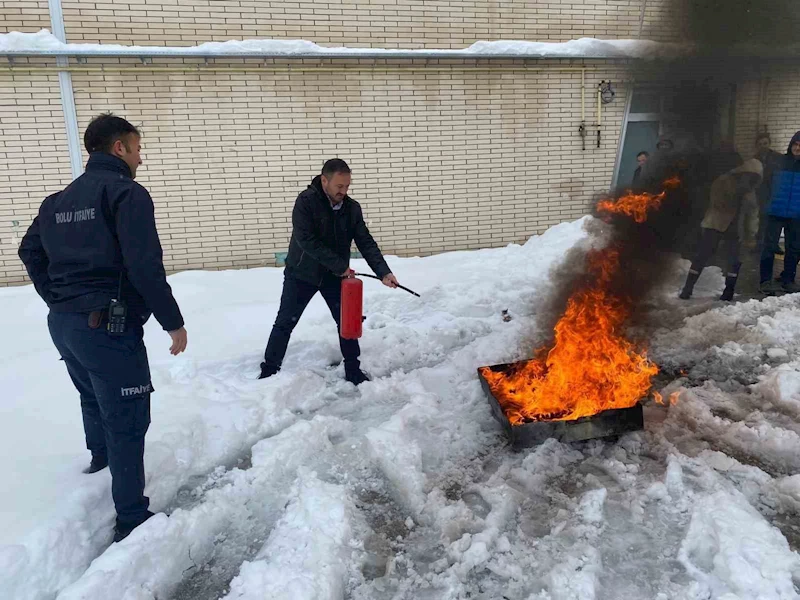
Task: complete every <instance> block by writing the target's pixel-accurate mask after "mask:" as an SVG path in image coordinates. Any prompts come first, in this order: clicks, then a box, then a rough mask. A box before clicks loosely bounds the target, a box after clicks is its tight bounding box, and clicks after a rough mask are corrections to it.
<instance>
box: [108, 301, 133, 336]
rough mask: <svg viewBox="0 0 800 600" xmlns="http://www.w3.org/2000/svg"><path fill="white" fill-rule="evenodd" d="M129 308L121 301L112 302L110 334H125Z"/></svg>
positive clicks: (109, 320) (109, 324) (110, 308)
mask: <svg viewBox="0 0 800 600" xmlns="http://www.w3.org/2000/svg"><path fill="white" fill-rule="evenodd" d="M127 315H128V308H127V307H126V306H125V304H124V303H123V302H120V301H119V300H112V301H111V304H109V305H108V333H110V334H111V335H120V334H123V333H125V319H126V317H127Z"/></svg>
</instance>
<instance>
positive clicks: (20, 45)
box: [0, 29, 686, 58]
mask: <svg viewBox="0 0 800 600" xmlns="http://www.w3.org/2000/svg"><path fill="white" fill-rule="evenodd" d="M685 50H686V48H685V46H679V45H677V44H667V43H662V42H653V41H649V40H599V39H595V38H580V39H577V40H570V41H568V42H528V41H516V40H508V41H479V42H475V43H474V44H472V45H471V46H469V47H467V48H463V49H459V50H449V49H436V48H423V49H408V50H404V49H393V48H350V47H344V46H320V45H318V44H315V43H314V42H310V41H308V40H283V39H252V40H230V41H227V42H206V43H204V44H200V45H197V46H186V47H184V46H181V47H165V46H122V45H119V44H65V43H63V42H61V41H59V40H58V39H57V38H56V37H55V36H54V35H52V34H51V33H50V32H49V31H48V30H47V29H42V30H41V31H39V32H38V33H20V32H17V31H12V32H9V33H2V34H0V54H3V53H25V52H72V53H80V54H85V55H90V54H102V53H112V54H118V55H130V56H141V55H159V54H167V53H171V52H178V53H181V54H183V55H187V56H191V55H193V54H196V55H200V56H203V55H205V56H208V55H222V56H224V55H226V54H244V55H247V54H253V55H262V54H264V55H275V56H325V55H330V54H335V55H348V56H353V57H356V58H357V57H358V56H359V55H365V54H369V55H375V54H387V55H392V56H397V55H401V56H407V57H410V58H413V57H414V56H415V55H419V54H425V55H427V54H434V55H436V54H446V55H448V56H451V55H453V56H456V57H457V56H464V57H481V56H486V55H497V54H500V55H504V56H508V57H511V58H513V57H520V58H523V57H531V58H548V57H552V58H656V57H660V56H670V55H675V54H677V53H679V52H685Z"/></svg>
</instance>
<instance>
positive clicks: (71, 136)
mask: <svg viewBox="0 0 800 600" xmlns="http://www.w3.org/2000/svg"><path fill="white" fill-rule="evenodd" d="M48 3H49V8H50V24H51V25H52V27H53V35H54V36H56V38H58V40H59V41H60V42H62V43H65V44H66V42H67V34H66V31H65V29H64V12H63V11H62V9H61V0H48ZM56 64H57V65H58V66H59V67H69V57H66V56H59V57H57V58H56ZM58 85H59V87H60V88H61V109H62V111H63V112H64V125H65V126H66V129H67V146H68V148H69V164H70V170H71V171H72V178H73V179H77V178H78V177H80V175H81V174H83V159H82V157H81V141H80V134H79V133H78V115H77V113H76V111H75V96H74V94H73V91H72V74H71V73H70V72H69V71H68V70H67V69H64V70H60V71H59V72H58Z"/></svg>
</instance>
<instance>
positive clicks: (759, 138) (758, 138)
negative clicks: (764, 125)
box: [756, 131, 772, 144]
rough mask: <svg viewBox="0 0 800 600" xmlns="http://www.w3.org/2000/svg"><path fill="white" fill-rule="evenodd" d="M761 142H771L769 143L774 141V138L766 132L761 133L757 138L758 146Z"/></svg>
mask: <svg viewBox="0 0 800 600" xmlns="http://www.w3.org/2000/svg"><path fill="white" fill-rule="evenodd" d="M761 140H769V141H772V137H771V136H770V135H769V134H768V133H767V132H766V131H762V132H761V133H759V134H758V135H757V136H756V144H757V143H758V142H760V141H761Z"/></svg>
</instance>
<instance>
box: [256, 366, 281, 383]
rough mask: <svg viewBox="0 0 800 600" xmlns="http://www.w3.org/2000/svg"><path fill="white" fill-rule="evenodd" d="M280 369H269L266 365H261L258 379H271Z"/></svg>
mask: <svg viewBox="0 0 800 600" xmlns="http://www.w3.org/2000/svg"><path fill="white" fill-rule="evenodd" d="M279 370H280V369H276V368H275V367H270V366H268V365H267V363H263V362H262V363H261V375H259V376H258V378H259V379H266V378H267V377H272V376H273V375H275V373H277V372H278V371H279Z"/></svg>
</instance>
